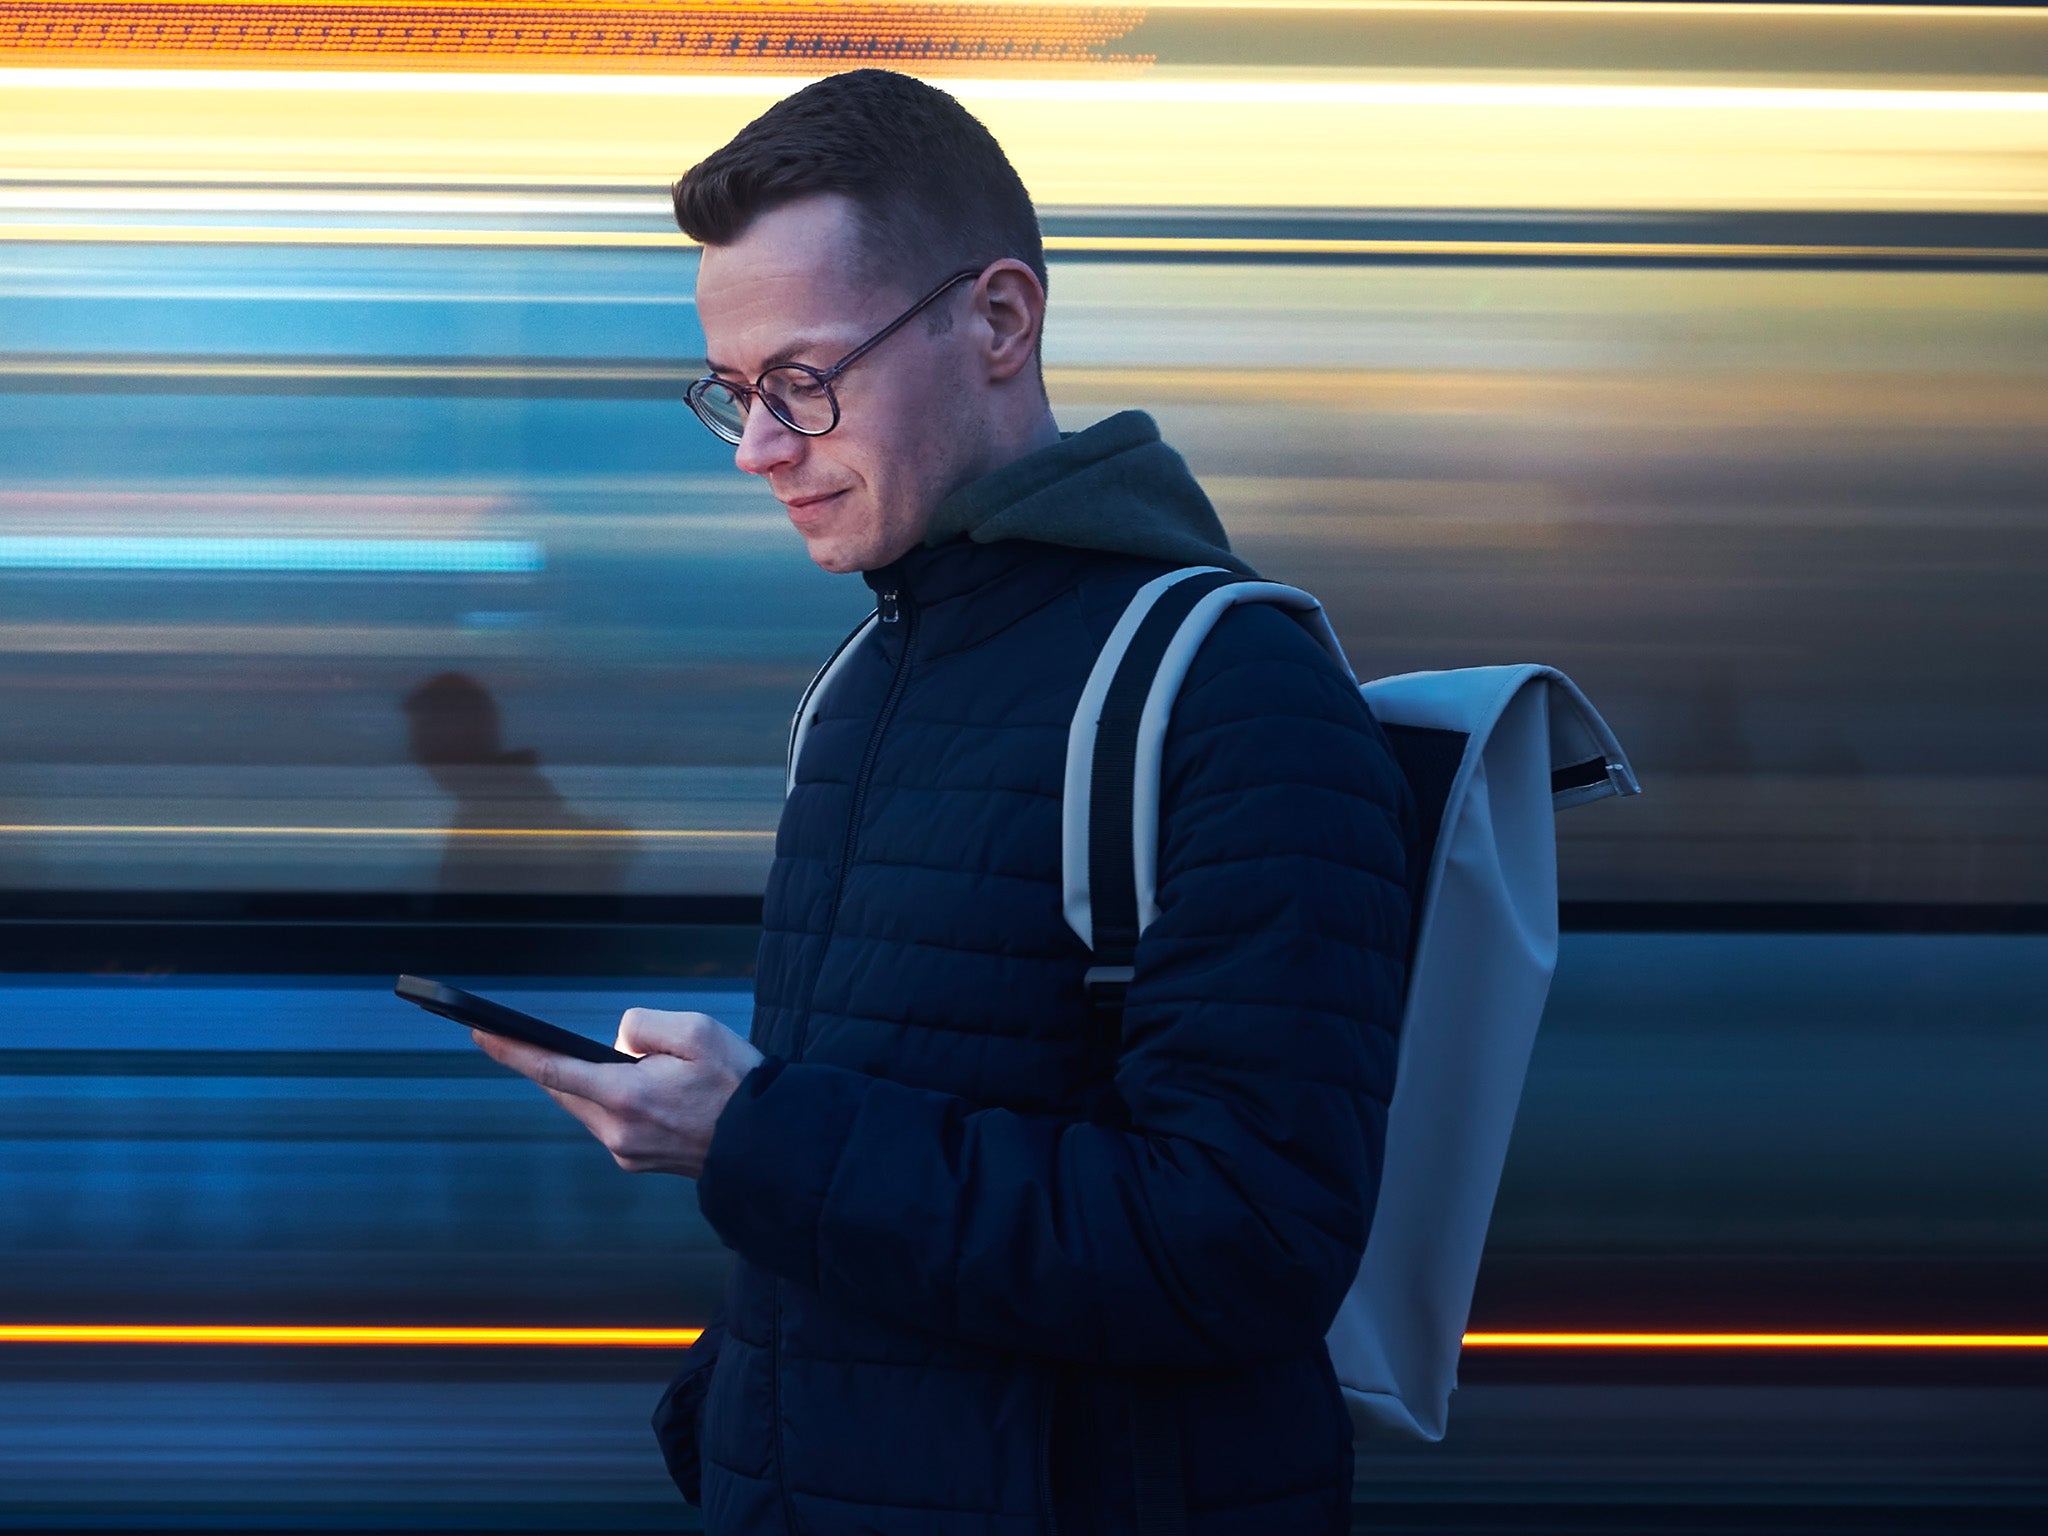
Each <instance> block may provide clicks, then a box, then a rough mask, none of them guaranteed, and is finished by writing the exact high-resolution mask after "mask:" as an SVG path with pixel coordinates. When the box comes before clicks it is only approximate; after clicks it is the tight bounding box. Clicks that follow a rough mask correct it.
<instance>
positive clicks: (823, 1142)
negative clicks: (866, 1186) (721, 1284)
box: [697, 1056, 874, 1289]
mask: <svg viewBox="0 0 2048 1536" xmlns="http://www.w3.org/2000/svg"><path fill="white" fill-rule="evenodd" d="M873 1081H874V1080H873V1079H871V1078H869V1077H867V1076H866V1075H864V1074H862V1073H859V1072H848V1071H846V1070H844V1069H843V1068H840V1067H826V1066H817V1065H813V1064H810V1063H804V1062H785V1061H783V1060H781V1059H780V1058H779V1057H774V1056H771V1057H769V1058H767V1059H766V1060H765V1061H763V1062H762V1063H761V1064H760V1065H759V1066H757V1067H755V1068H754V1070H753V1071H751V1072H749V1073H748V1074H747V1075H746V1076H745V1077H744V1078H742V1079H741V1081H740V1085H739V1087H738V1088H737V1089H735V1090H734V1092H733V1096H732V1097H731V1098H730V1099H728V1100H727V1101H726V1104H725V1108H724V1109H723V1110H721V1111H720V1112H719V1116H718V1123H717V1125H715V1126H714V1127H713V1128H712V1132H711V1146H710V1148H709V1149H708V1150H707V1151H706V1152H705V1155H704V1171H703V1173H702V1174H700V1175H699V1176H698V1179H697V1208H698V1209H699V1210H700V1211H702V1212H703V1214H704V1219H705V1220H706V1221H707V1222H709V1223H710V1224H711V1230H712V1231H714V1232H716V1233H717V1234H718V1237H719V1241H721V1242H723V1243H724V1244H725V1246H726V1247H728V1248H730V1249H731V1250H732V1251H733V1252H734V1253H737V1254H738V1255H739V1256H740V1257H741V1258H743V1259H746V1260H747V1261H748V1262H749V1263H751V1264H758V1265H759V1266H760V1267H761V1268H763V1269H765V1270H768V1271H769V1272H770V1273H771V1274H777V1275H781V1276H782V1277H783V1278H784V1279H786V1280H794V1281H796V1282H797V1283H798V1284H800V1285H806V1286H809V1287H811V1288H812V1289H816V1288H817V1283H818V1223H819V1221H820V1219H821V1217H822V1215H823V1212H824V1208H825V1194H826V1191H827V1190H828V1189H830V1187H831V1184H832V1174H833V1171H834V1170H835V1169H836V1168H837V1167H838V1166H839V1155H840V1152H841V1150H842V1149H843V1148H844V1147H845V1145H846V1138H847V1135H848V1133H849V1132H850V1131H851V1130H852V1128H853V1122H854V1118H855V1116H856V1115H858V1114H859V1113H860V1105H861V1100H862V1099H863V1097H865V1095H866V1093H867V1090H868V1087H869V1086H870V1085H871V1083H872V1082H873Z"/></svg>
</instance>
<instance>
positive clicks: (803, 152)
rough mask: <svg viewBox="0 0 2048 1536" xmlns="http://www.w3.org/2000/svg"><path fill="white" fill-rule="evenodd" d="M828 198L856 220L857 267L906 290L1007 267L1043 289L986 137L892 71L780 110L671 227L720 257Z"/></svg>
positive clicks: (686, 198) (682, 201)
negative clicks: (767, 222) (1016, 267)
mask: <svg viewBox="0 0 2048 1536" xmlns="http://www.w3.org/2000/svg"><path fill="white" fill-rule="evenodd" d="M823 193H837V194H839V195H841V196H843V197H845V198H847V199H848V200H849V201H850V202H852V203H853V205H854V207H855V208H856V209H857V210H859V217H860V222H861V227H862V234H863V236H864V237H865V243H866V246H867V249H866V251H865V253H864V255H865V258H866V264H867V265H868V266H869V267H870V268H871V269H872V270H874V271H876V272H879V273H887V274H890V275H892V276H894V275H897V274H902V275H904V276H905V277H907V278H908V286H910V287H921V286H924V285H927V284H929V283H933V282H937V281H938V280H939V279H940V278H943V277H945V276H946V275H947V274H949V273H952V272H957V271H960V270H961V269H963V268H966V267H978V266H987V265H988V264H989V263H990V262H992V261H998V260H1000V259H1002V258H1003V257H1005V256H1008V257H1013V258H1015V259H1016V260H1018V261H1021V262H1023V263H1024V264H1025V265H1026V266H1028V267H1030V268H1031V270H1032V271H1033V272H1035V273H1037V274H1038V281H1039V285H1040V286H1041V287H1043V286H1044V285H1045V282H1046V272H1045V243H1044V240H1043V239H1042V237H1041V236H1040V234H1039V231H1038V214H1037V212H1036V211H1035V210H1034V209H1033V208H1032V206H1031V194H1030V193H1028V192H1026V191H1025V190H1024V183H1023V181H1022V180H1020V179H1019V178H1018V175H1017V172H1016V169H1015V168H1014V167H1013V166H1011V164H1010V161H1009V157H1008V156H1006V155H1005V154H1004V153H1003V147H1002V146H1001V145H1000V144H998V143H997V142H996V140H995V135H994V134H992V133H990V132H989V131H988V129H987V128H985V127H983V126H982V124H981V122H980V121H979V120H978V119H977V118H976V117H975V116H974V115H973V114H972V113H970V112H969V111H968V110H967V109H966V108H965V107H963V106H961V105H960V103H959V102H957V101H955V100H954V99H953V98H952V97H951V96H949V95H947V94H946V93H945V92H944V91H942V90H939V89H937V88H936V87H934V86H929V85H926V84H925V83H924V82H923V81H922V80H917V79H913V78H912V77H911V76H909V75H899V74H897V73H895V72H894V71H892V70H886V69H855V70H849V71H848V72H846V73H845V74H839V75H830V76H827V77H826V78H825V79H823V80H819V81H816V82H814V83H813V84H811V85H807V86H805V87H804V88H803V89H802V90H800V91H798V92H797V93H796V94H795V95H793V96H787V97H785V98H783V99H782V100H781V101H779V102H777V103H776V104H775V105H774V106H772V107H770V108H769V109H768V110H767V111H766V112H763V113H762V114H761V115H760V116H759V117H757V118H755V119H754V120H753V121H752V122H751V123H749V124H747V126H746V127H744V128H742V129H741V130H740V131H739V132H738V133H737V134H735V135H734V136H733V138H732V140H731V142H730V143H728V144H726V145H725V146H724V147H723V148H722V149H718V150H715V151H713V152H712V153H711V154H710V155H708V156H706V157H705V158H704V159H702V160H700V161H698V162H697V164H695V165H693V166H691V167H690V169H689V170H688V171H687V172H686V173H685V174H684V176H683V178H682V179H681V180H680V181H678V182H677V183H676V184H675V204H676V223H677V224H679V225H681V226H682V230H683V233H684V234H686V235H689V236H690V237H691V238H693V239H695V240H697V241H699V242H700V243H702V244H704V245H726V244H729V243H730V242H732V241H734V240H737V239H738V238H739V237H740V236H741V235H742V234H744V233H745V232H746V229H747V226H748V225H749V224H751V223H753V221H754V220H755V219H756V218H757V217H759V216H760V215H761V214H764V213H768V212H770V211H771V210H773V209H776V208H779V207H781V206H782V205H783V204H785V203H793V202H795V201H797V200H798V199H799V198H804V197H813V196H817V195H819V194H823Z"/></svg>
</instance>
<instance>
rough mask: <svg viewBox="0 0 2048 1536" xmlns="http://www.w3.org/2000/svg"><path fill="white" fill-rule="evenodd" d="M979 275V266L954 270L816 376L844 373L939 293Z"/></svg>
mask: <svg viewBox="0 0 2048 1536" xmlns="http://www.w3.org/2000/svg"><path fill="white" fill-rule="evenodd" d="M979 276H981V268H979V267H970V268H969V269H968V270H967V271H965V272H955V273H954V274H953V275H952V276H951V277H949V278H947V279H946V280H945V281H944V282H943V283H941V284H939V286H938V287H936V288H934V289H933V290H932V291H931V292H930V293H928V294H926V295H925V296H924V297H923V298H921V299H919V300H918V301H917V302H916V303H915V304H913V305H911V306H910V308H908V309H906V310H905V311H903V313H902V314H900V315H898V316H897V317H896V318H895V319H894V320H891V321H890V322H889V323H888V324H887V325H885V326H883V327H882V328H881V329H880V330H879V331H877V332H875V334H874V335H872V336H870V337H869V338H868V339H867V340H866V341H864V342H862V343H861V344H860V345H859V346H857V347H855V348H854V349H853V350H852V351H851V352H849V353H847V354H846V356H844V357H842V358H841V359H839V361H838V362H836V363H834V364H833V365H832V366H831V367H830V368H826V369H823V370H821V371H820V372H819V374H818V377H819V378H820V379H821V380H823V381H824V382H825V383H827V384H830V383H831V382H832V381H833V380H834V379H836V378H838V377H839V375H840V374H842V373H844V372H845V371H846V370H847V369H849V368H851V367H852V366H853V365H854V364H855V363H857V362H859V361H860V360H861V358H863V357H865V356H866V355H867V354H868V353H869V352H871V351H872V350H874V349H875V348H876V347H879V346H880V345H881V344H882V343H883V342H885V341H887V340H888V339H889V338H890V337H891V336H894V335H895V334H896V333H897V332H898V331H900V330H901V329H903V327H904V326H906V325H908V324H909V323H910V322H911V321H912V320H914V319H916V318H917V316H919V315H920V314H922V313H923V312H924V311H925V310H926V309H927V308H929V307H930V306H931V305H932V304H933V303H934V302H935V301H936V300H937V299H938V297H939V295H941V294H944V293H951V292H952V291H953V289H954V287H955V286H956V285H957V284H960V283H963V282H965V281H966V280H967V279H968V278H970V277H979Z"/></svg>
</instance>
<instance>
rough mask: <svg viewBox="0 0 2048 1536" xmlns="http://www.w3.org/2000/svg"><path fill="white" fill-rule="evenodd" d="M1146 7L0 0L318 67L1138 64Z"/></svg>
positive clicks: (146, 55)
mask: <svg viewBox="0 0 2048 1536" xmlns="http://www.w3.org/2000/svg"><path fill="white" fill-rule="evenodd" d="M1143 19H1144V12H1143V11H1142V10H1139V9H1136V8H1133V7H1128V6H1124V7H1114V6H1089V5H1064V4H1054V5H1046V4H1027V5H1014V4H1012V5H1000V4H998V5H989V4H980V3H975V4H964V5H963V4H959V3H952V4H904V3H902V0H762V3H758V4H747V5H734V4H731V3H730V0H656V3H653V4H649V3H646V0H425V3H421V0H0V55H16V56H19V57H21V58H24V59H28V60H41V61H48V62H57V63H66V62H72V61H76V60H81V59H104V58H107V57H110V56H111V57H126V58H133V59H138V60H148V61H150V62H151V63H153V64H157V65H160V66H161V65H168V66H177V65H181V64H186V63H193V62H197V63H219V64H226V65H229V66H233V65H235V64H258V65H261V64H264V63H289V64H291V65H292V66H294V67H300V68H304V67H308V66H310V67H314V68H321V69H337V68H351V67H355V68H360V67H362V66H363V65H365V64H371V65H376V66H379V67H385V68H391V67H396V68H401V69H402V68H434V69H444V68H450V67H455V68H461V67H465V66H467V67H475V65H476V64H477V63H479V62H483V63H487V64H490V65H493V66H496V67H504V66H506V65H510V66H511V67H513V68H519V67H522V66H525V67H531V66H533V65H534V64H542V65H544V66H545V67H547V68H551V69H557V68H570V69H608V70H610V69H628V70H634V69H641V70H645V69H653V70H672V69H676V68H679V67H681V68H687V69H689V70H692V71H701V70H706V69H712V70H732V71H737V72H741V73H746V74H758V73H763V72H771V73H772V72H781V73H790V72H796V73H816V72H822V71H825V70H829V69H831V68H832V67H834V66H840V67H844V66H846V65H850V64H897V65H906V64H907V65H915V66H917V67H918V68H920V69H923V70H932V69H937V70H940V71H947V70H955V69H961V68H969V67H971V68H976V69H985V68H989V67H994V68H997V69H1006V68H1007V69H1017V68H1020V67H1027V68H1034V69H1043V68H1048V67H1050V68H1053V69H1055V70H1061V69H1076V68H1079V69H1090V68H1103V67H1109V68H1113V69H1116V68H1121V69H1130V68H1140V67H1143V66H1144V65H1145V64H1148V63H1149V62H1150V59H1149V57H1142V56H1137V55H1130V54H1112V53H1109V52H1107V51H1106V50H1107V49H1108V48H1109V47H1110V46H1111V45H1112V44H1113V43H1115V42H1116V41H1117V40H1118V39H1119V38H1121V37H1122V36H1124V34H1126V33H1127V32H1129V31H1131V30H1132V29H1133V28H1134V27H1136V26H1137V25H1138V24H1139V22H1141V21H1142V20H1143Z"/></svg>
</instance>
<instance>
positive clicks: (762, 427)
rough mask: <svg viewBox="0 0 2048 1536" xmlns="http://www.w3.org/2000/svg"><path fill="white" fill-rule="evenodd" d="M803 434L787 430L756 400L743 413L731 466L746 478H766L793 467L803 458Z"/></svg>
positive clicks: (781, 422) (777, 418) (772, 413)
mask: <svg viewBox="0 0 2048 1536" xmlns="http://www.w3.org/2000/svg"><path fill="white" fill-rule="evenodd" d="M803 444H804V439H803V434H802V433H800V432H794V431H792V430H790V428H789V426H788V425H787V424H786V423H784V422H783V420H782V419H781V418H780V417H778V416H777V415H776V414H775V413H774V412H773V411H771V410H769V409H768V407H767V406H766V405H765V404H764V403H762V402H761V401H760V400H758V399H756V400H755V401H754V403H753V404H752V405H751V406H750V407H749V408H748V410H747V424H746V427H745V428H744V429H743V430H742V431H741V432H740V440H739V444H738V446H736V447H735V448H734V449H733V453H732V462H733V464H734V466H735V467H736V468H738V469H740V470H742V471H744V472H745V473H747V474H750V475H768V474H773V473H774V472H775V471H776V470H778V469H782V468H784V467H786V466H788V465H790V464H794V463H795V462H796V461H797V460H798V459H799V458H801V457H802V456H803Z"/></svg>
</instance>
